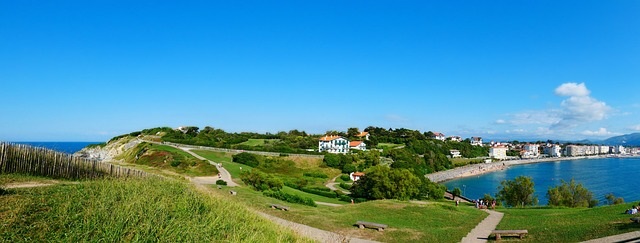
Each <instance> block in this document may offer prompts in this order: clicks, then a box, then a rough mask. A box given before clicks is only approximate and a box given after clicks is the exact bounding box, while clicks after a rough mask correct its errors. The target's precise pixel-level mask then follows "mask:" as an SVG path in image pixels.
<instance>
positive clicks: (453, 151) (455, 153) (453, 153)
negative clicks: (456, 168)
mask: <svg viewBox="0 0 640 243" xmlns="http://www.w3.org/2000/svg"><path fill="white" fill-rule="evenodd" d="M449 153H450V154H451V158H460V157H462V155H461V154H460V151H459V150H457V149H451V150H449Z"/></svg>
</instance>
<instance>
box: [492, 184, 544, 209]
mask: <svg viewBox="0 0 640 243" xmlns="http://www.w3.org/2000/svg"><path fill="white" fill-rule="evenodd" d="M533 186H534V183H533V181H532V179H531V177H527V176H518V177H516V178H515V179H514V180H504V181H502V182H500V186H498V193H497V194H496V198H497V199H498V200H500V201H502V202H504V205H506V206H509V207H524V206H533V205H536V204H538V198H537V197H536V196H534V195H533V193H534V192H535V189H534V187H533Z"/></svg>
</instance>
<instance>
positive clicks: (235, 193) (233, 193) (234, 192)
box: [229, 191, 238, 196]
mask: <svg viewBox="0 0 640 243" xmlns="http://www.w3.org/2000/svg"><path fill="white" fill-rule="evenodd" d="M229 193H230V194H231V195H233V196H235V195H237V194H238V193H237V192H236V191H229Z"/></svg>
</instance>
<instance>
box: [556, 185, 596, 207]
mask: <svg viewBox="0 0 640 243" xmlns="http://www.w3.org/2000/svg"><path fill="white" fill-rule="evenodd" d="M547 197H548V198H549V205H551V206H566V207H572V208H575V207H595V206H596V205H598V201H597V200H595V199H594V198H593V193H592V192H591V191H589V190H587V188H585V187H584V186H583V185H582V184H580V183H576V182H575V181H574V180H573V179H571V181H570V182H568V183H567V182H566V181H564V180H563V181H562V182H561V185H559V186H556V187H554V188H551V189H549V191H547Z"/></svg>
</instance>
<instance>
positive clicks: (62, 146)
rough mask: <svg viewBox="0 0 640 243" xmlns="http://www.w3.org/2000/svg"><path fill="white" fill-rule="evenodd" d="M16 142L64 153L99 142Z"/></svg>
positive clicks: (73, 151) (70, 152)
mask: <svg viewBox="0 0 640 243" xmlns="http://www.w3.org/2000/svg"><path fill="white" fill-rule="evenodd" d="M13 143H16V144H26V145H31V146H34V147H44V148H48V149H52V150H56V151H60V152H64V153H69V154H73V153H75V152H78V151H80V150H81V149H82V148H84V147H86V146H87V145H89V144H97V143H100V142H13Z"/></svg>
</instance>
